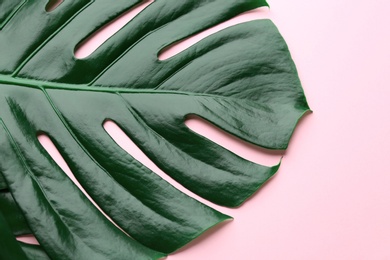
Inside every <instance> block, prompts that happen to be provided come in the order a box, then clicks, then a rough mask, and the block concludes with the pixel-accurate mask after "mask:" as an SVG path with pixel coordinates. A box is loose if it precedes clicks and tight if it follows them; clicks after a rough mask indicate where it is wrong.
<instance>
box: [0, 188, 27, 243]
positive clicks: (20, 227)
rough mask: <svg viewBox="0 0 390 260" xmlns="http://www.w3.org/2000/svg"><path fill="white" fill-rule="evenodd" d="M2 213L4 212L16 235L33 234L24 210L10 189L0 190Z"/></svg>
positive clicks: (0, 209) (0, 208)
mask: <svg viewBox="0 0 390 260" xmlns="http://www.w3.org/2000/svg"><path fill="white" fill-rule="evenodd" d="M0 214H3V217H4V218H5V220H6V221H7V222H8V224H9V226H10V228H11V230H12V232H13V234H14V235H16V236H18V235H26V234H31V230H30V227H29V226H28V224H27V222H26V219H25V218H24V216H23V213H22V211H21V210H20V208H19V206H18V205H17V204H16V202H15V200H14V198H13V197H12V194H11V193H10V192H9V191H8V190H2V191H0Z"/></svg>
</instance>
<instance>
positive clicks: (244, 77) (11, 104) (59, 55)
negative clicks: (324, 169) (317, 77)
mask: <svg viewBox="0 0 390 260" xmlns="http://www.w3.org/2000/svg"><path fill="white" fill-rule="evenodd" d="M140 2H141V1H139V0H138V1H137V0H116V1H107V0H94V1H92V0H78V1H70V0H65V1H64V2H63V3H62V4H61V5H60V6H59V7H58V8H57V9H55V10H54V11H52V12H47V11H45V6H46V4H47V0H19V1H17V0H2V1H1V3H0V24H1V29H2V30H1V31H0V74H1V75H0V173H1V175H0V176H1V178H0V190H1V193H0V206H1V207H0V217H1V219H0V228H1V243H0V246H1V248H2V250H1V252H0V254H1V256H2V257H3V258H4V257H5V258H7V257H8V258H9V259H137V260H138V259H158V258H161V257H164V256H165V255H166V254H168V253H171V252H173V251H175V250H177V249H178V248H180V247H182V246H184V245H185V244H186V243H188V242H190V241H191V240H193V239H194V238H196V237H197V236H199V235H200V234H201V233H203V232H204V231H205V230H207V229H209V228H211V227H212V226H214V225H216V224H218V223H220V222H222V221H224V220H227V219H229V218H230V217H229V216H226V215H224V214H222V213H220V212H218V211H216V210H214V209H212V208H210V207H208V206H206V205H204V204H202V203H200V202H198V201H197V200H195V199H193V198H191V197H189V196H187V195H185V194H183V193H181V192H180V191H178V190H177V189H176V188H174V187H173V186H171V185H170V184H169V183H168V182H166V181H165V180H163V179H161V178H160V177H159V176H158V175H156V174H155V173H153V172H152V171H150V170H149V169H148V168H146V167H145V166H143V165H142V164H141V163H139V162H138V161H136V160H135V159H134V158H133V157H132V156H131V155H129V154H128V153H127V152H125V151H124V150H123V149H122V148H121V147H120V146H119V145H118V144H117V143H116V142H115V141H114V140H113V139H112V138H111V136H110V135H108V134H107V133H106V131H105V129H104V128H103V124H104V123H105V122H106V121H107V120H111V121H114V122H115V123H116V124H117V125H118V126H120V127H121V129H122V130H123V131H124V132H125V133H126V134H127V135H128V136H129V137H130V138H131V139H132V140H133V141H134V142H135V143H136V144H137V145H138V146H139V147H140V149H141V150H142V151H143V152H144V153H145V154H146V155H147V156H148V157H149V158H150V159H151V160H152V161H153V162H154V163H155V164H156V165H157V166H158V167H160V168H161V169H162V170H163V171H165V172H166V173H167V174H168V175H170V176H171V177H172V178H173V179H175V180H176V181H178V182H179V183H180V184H182V185H183V186H184V187H186V188H187V189H189V190H191V191H192V192H194V193H196V194H198V195H199V196H201V197H203V198H205V199H207V200H209V201H211V202H213V203H216V204H219V205H223V206H228V207H236V206H239V205H240V204H242V203H243V202H244V201H245V200H246V199H247V198H248V197H250V196H251V195H252V194H253V193H254V192H256V191H257V190H258V189H259V187H260V186H262V184H264V183H265V182H266V181H267V180H268V179H269V178H270V177H271V176H272V175H273V174H274V173H275V172H276V171H277V169H278V167H279V166H278V165H276V166H274V167H266V166H261V165H258V164H255V163H252V162H249V161H247V160H245V159H243V158H241V157H239V156H237V155H235V154H234V153H232V152H230V151H228V150H226V149H224V148H222V147H221V146H219V145H217V144H216V143H214V142H212V141H210V140H208V139H206V138H205V137H203V136H201V135H198V134H196V133H195V132H193V131H191V130H190V129H189V128H187V126H186V125H185V120H186V118H187V117H188V116H189V115H197V116H199V117H201V118H203V119H205V120H207V121H209V122H211V123H212V124H214V125H216V126H218V127H220V128H221V129H223V130H225V131H227V132H229V133H231V134H233V135H235V136H237V137H239V138H241V139H243V140H245V141H248V142H251V143H253V144H257V145H259V146H262V147H265V148H269V149H286V147H287V145H288V142H289V139H290V137H291V135H292V132H293V130H294V128H295V126H296V124H297V121H298V120H299V118H300V117H301V116H302V115H303V114H304V113H305V112H306V111H307V110H308V109H309V108H308V105H307V102H306V99H305V96H304V93H303V90H302V88H301V85H300V82H299V79H298V76H297V72H296V69H295V66H294V63H293V61H292V59H291V57H290V54H289V51H288V48H287V46H286V44H285V42H284V40H283V39H282V37H281V35H280V34H279V32H278V30H277V29H276V28H275V26H274V25H273V23H272V22H271V21H269V20H258V21H252V22H247V23H244V24H240V25H236V26H233V27H230V28H228V29H225V30H222V31H220V32H218V33H216V34H214V35H212V36H209V37H207V38H205V39H204V40H202V41H200V42H198V43H197V44H195V45H193V46H192V47H190V48H188V49H186V50H184V51H183V52H181V53H179V54H177V55H175V56H173V57H171V58H169V59H167V60H164V61H162V60H159V58H158V55H159V53H160V52H161V50H163V49H164V48H165V47H167V46H170V45H171V44H172V43H175V42H177V41H179V40H181V39H184V38H186V37H189V36H191V35H194V34H196V33H198V32H200V31H202V30H205V29H207V28H209V27H211V26H214V25H216V24H218V23H220V22H222V21H225V20H227V19H230V18H232V17H234V16H236V15H238V14H240V13H242V12H245V11H248V10H251V9H254V8H257V7H260V6H265V5H267V3H266V2H265V1H264V0H196V1H195V0H181V1H173V0H156V1H155V2H154V3H152V4H151V5H149V6H148V7H147V8H146V9H145V10H143V11H142V12H141V13H140V14H139V15H137V16H136V17H135V18H134V19H133V20H132V21H131V22H129V23H128V24H127V25H126V26H125V27H124V28H122V29H121V30H120V31H119V32H117V33H116V34H115V35H113V36H112V37H111V38H110V39H108V40H107V41H106V42H105V43H104V44H103V45H102V46H100V47H99V48H98V49H97V50H96V51H95V52H94V53H92V54H91V55H90V56H89V57H87V58H85V59H76V58H75V56H74V49H75V47H76V46H77V45H78V44H79V43H80V42H82V41H83V40H85V39H86V38H87V37H88V36H90V35H91V34H93V33H94V32H96V31H97V30H98V29H99V28H101V27H102V26H103V25H105V24H106V23H108V22H109V21H111V20H112V19H114V18H116V17H118V16H119V15H120V14H122V13H123V12H125V11H127V10H129V9H131V8H133V7H134V6H136V5H137V4H139V3H140ZM38 134H46V135H47V136H49V137H50V138H51V140H52V141H53V143H54V144H55V145H56V147H57V149H58V150H59V152H60V153H61V155H62V156H63V158H64V159H65V161H66V162H67V164H68V165H69V167H70V169H71V170H72V172H73V173H74V175H75V177H76V178H77V180H78V181H79V183H80V184H81V185H82V186H83V188H84V189H85V191H86V192H87V193H88V195H89V196H90V198H91V200H93V202H94V203H96V204H97V205H98V206H99V208H100V209H101V210H102V211H103V212H104V213H105V214H103V213H102V212H101V211H99V209H98V208H97V207H95V206H94V204H93V203H92V202H91V200H89V199H88V198H87V196H86V195H84V193H82V192H81V191H80V190H79V189H78V188H77V187H76V185H75V184H74V183H73V182H72V181H71V180H70V179H69V178H68V176H67V175H66V174H65V173H64V172H63V171H62V170H61V168H59V166H58V165H57V164H56V163H55V162H54V161H53V159H52V158H51V156H50V155H49V154H48V153H47V151H46V150H45V149H44V148H43V147H42V146H41V144H40V142H39V141H38V139H37V135H38ZM105 215H107V216H108V217H109V218H110V219H111V220H112V222H111V221H110V220H109V219H108V218H107V217H106V216H105ZM20 234H34V235H35V237H36V238H37V240H38V241H39V243H40V246H32V245H26V244H23V243H20V242H17V241H16V240H15V236H17V235H20Z"/></svg>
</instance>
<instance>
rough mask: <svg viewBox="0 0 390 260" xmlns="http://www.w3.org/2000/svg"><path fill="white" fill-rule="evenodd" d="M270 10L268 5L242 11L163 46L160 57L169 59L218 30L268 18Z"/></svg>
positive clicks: (160, 58)
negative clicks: (201, 30) (228, 18)
mask: <svg viewBox="0 0 390 260" xmlns="http://www.w3.org/2000/svg"><path fill="white" fill-rule="evenodd" d="M268 16H269V12H268V7H261V8H257V9H254V10H251V11H248V12H245V13H242V14H240V15H238V16H236V17H234V18H232V19H230V20H228V21H226V22H223V23H220V24H218V25H216V26H213V27H211V28H209V29H207V30H204V31H203V32H200V33H198V34H195V35H193V36H190V37H188V38H186V39H183V40H181V41H178V42H175V43H172V44H171V45H169V46H167V47H165V48H163V49H162V50H161V51H160V52H159V54H158V59H159V60H161V61H163V60H167V59H169V58H171V57H173V56H175V55H177V54H179V53H180V52H182V51H184V50H186V49H188V48H189V47H191V46H192V45H194V44H196V43H197V42H199V41H201V40H202V39H204V38H206V37H207V36H210V35H212V34H214V33H216V32H218V31H221V30H223V29H226V28H228V27H231V26H234V25H236V24H240V23H244V22H248V21H253V20H258V19H264V18H268Z"/></svg>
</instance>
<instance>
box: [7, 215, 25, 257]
mask: <svg viewBox="0 0 390 260" xmlns="http://www.w3.org/2000/svg"><path fill="white" fill-rule="evenodd" d="M0 234H1V239H0V254H1V255H0V256H1V259H18V260H28V258H27V256H26V254H25V253H24V252H23V250H22V248H21V247H20V245H19V244H18V242H17V241H16V239H15V237H14V235H13V234H12V232H11V229H10V228H9V226H8V223H7V221H6V220H5V219H4V217H3V215H2V214H1V212H0Z"/></svg>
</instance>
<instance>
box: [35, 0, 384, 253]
mask: <svg viewBox="0 0 390 260" xmlns="http://www.w3.org/2000/svg"><path fill="white" fill-rule="evenodd" d="M269 3H270V5H271V9H270V10H268V9H267V8H262V9H260V10H256V11H252V12H249V13H247V14H244V15H242V16H240V17H238V18H236V19H233V20H232V21H229V22H228V23H225V24H223V25H222V26H219V27H217V28H214V29H213V31H216V30H219V29H221V28H223V27H226V26H228V25H232V24H234V23H237V22H242V21H246V20H251V19H261V18H271V19H272V20H273V21H274V23H275V24H276V25H277V26H278V27H279V29H280V31H281V33H282V34H283V36H284V37H285V39H286V41H287V43H288V44H289V47H290V50H291V53H292V56H293V58H294V60H295V62H296V65H297V67H298V70H299V74H300V76H301V80H302V83H303V87H304V89H305V92H306V95H307V99H308V101H309V104H310V106H311V108H312V109H313V110H314V113H313V114H309V115H307V116H306V117H305V118H304V119H303V120H302V122H301V123H300V124H299V126H298V128H297V130H296V132H295V134H294V136H293V138H292V140H291V143H290V147H289V148H288V151H287V152H286V153H285V154H284V159H283V162H282V166H281V168H280V170H279V172H278V174H277V175H276V176H275V177H274V178H273V179H272V180H271V181H270V182H269V183H268V184H267V185H266V186H265V187H264V188H263V189H262V190H261V191H260V192H258V193H257V194H256V195H255V196H254V197H252V198H251V199H250V200H249V201H248V202H247V203H245V204H244V205H243V206H242V207H240V208H238V209H227V208H223V207H218V206H215V205H212V203H209V202H206V201H204V200H202V199H200V200H201V201H202V202H205V203H206V204H208V205H211V206H214V207H215V208H217V209H218V210H220V211H222V212H224V213H227V214H229V215H231V216H233V217H234V218H235V220H234V221H232V222H228V223H226V224H223V225H222V226H220V227H219V228H216V229H213V230H212V231H209V232H207V234H206V235H203V236H202V237H201V238H199V239H197V240H196V241H194V242H192V243H191V244H189V245H188V246H186V248H185V249H182V250H179V251H178V252H176V253H174V254H172V255H170V256H169V259H170V260H182V259H183V260H195V259H197V260H198V259H216V260H219V259H221V260H222V259H223V260H229V259H248V260H251V259H283V260H284V259H289V260H293V259H297V260H298V259H299V260H302V259H353V260H359V259H390V245H389V244H390V166H389V161H390V158H389V155H390V120H389V112H390V105H389V103H390V28H389V25H390V15H389V14H390V1H389V0H375V1H369V2H368V1H363V0H343V1H335V2H330V1H308V0H305V1H303V0H295V1H291V0H278V1H277V0H269ZM138 9H139V10H141V9H142V7H140V8H138ZM136 12H137V10H135V11H133V12H131V13H129V14H127V15H125V16H124V17H122V18H121V19H119V20H118V21H116V22H115V23H113V24H112V25H110V26H109V27H107V28H106V29H105V30H103V31H102V32H101V33H100V34H99V35H98V37H96V38H95V39H94V40H93V42H89V43H87V44H86V45H84V46H83V47H82V48H80V49H79V50H78V51H77V53H76V54H77V55H78V57H82V56H87V55H88V53H90V52H92V51H93V50H94V49H96V47H98V46H99V45H100V43H101V42H102V41H104V39H105V37H108V36H109V35H110V34H112V33H113V32H115V31H116V30H117V29H118V28H120V27H121V26H123V25H124V24H125V23H126V22H127V21H128V20H129V19H131V17H132V16H134V14H135V13H136ZM211 32H212V31H207V32H205V33H202V34H201V35H199V36H197V37H195V39H190V40H189V41H184V42H183V43H181V44H179V45H178V46H176V47H175V48H173V49H169V50H168V52H166V53H164V54H163V55H162V57H161V58H162V59H164V58H166V57H168V56H169V55H173V54H174V53H177V52H179V51H180V50H181V49H183V48H185V47H186V46H189V45H191V44H193V43H194V42H195V41H197V40H199V39H200V38H201V37H205V36H206V35H207V34H210V33H211ZM188 125H189V126H190V127H191V128H192V129H194V130H196V131H198V132H200V133H202V134H203V135H206V136H208V137H209V138H211V139H213V140H215V141H216V142H218V143H220V144H221V145H223V146H225V147H227V148H228V149H231V150H232V151H234V152H236V153H238V154H239V155H241V156H243V157H245V158H247V159H250V160H253V161H255V162H258V163H262V164H266V165H272V164H275V163H277V162H278V161H279V159H280V155H281V154H278V153H267V152H264V151H263V150H262V149H258V148H256V147H254V146H252V145H248V144H244V143H242V142H240V141H238V140H237V139H235V138H232V137H230V136H228V135H226V134H222V133H220V132H219V131H218V130H217V129H214V128H213V127H211V126H209V125H207V124H205V123H202V122H199V121H197V120H190V121H189V122H188ZM106 129H107V131H108V132H110V133H111V134H112V135H114V136H115V138H117V139H118V142H119V143H120V144H121V145H122V146H123V147H124V148H125V149H127V150H128V151H129V152H130V153H131V154H133V155H134V156H135V157H136V158H137V159H139V160H140V161H142V162H143V163H145V164H146V165H147V166H148V167H150V168H151V169H153V170H155V171H156V172H157V173H158V174H160V175H161V176H164V178H168V177H166V176H165V174H164V173H162V172H161V171H160V170H159V169H157V167H156V166H154V165H153V164H152V163H151V162H150V161H148V159H147V158H146V157H145V156H144V155H143V154H142V153H141V152H139V151H137V147H135V146H134V144H132V143H131V141H130V140H128V139H127V138H126V137H125V136H123V135H122V134H121V133H120V132H118V131H117V130H116V129H115V125H113V124H110V123H108V124H107V125H106ZM41 141H43V143H44V144H45V146H47V147H50V143H49V141H48V140H45V138H44V137H43V138H41ZM51 151H52V152H55V151H54V150H53V149H51ZM56 159H57V160H58V161H59V163H60V164H62V165H64V164H63V163H61V162H60V161H61V158H60V157H58V156H57V157H56ZM67 172H69V170H67ZM168 180H169V178H168ZM175 185H176V186H177V187H178V188H180V189H181V190H183V191H185V190H184V189H183V188H182V187H180V185H177V184H175ZM185 192H186V193H187V194H191V193H190V192H188V191H185ZM191 195H193V194H191Z"/></svg>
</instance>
